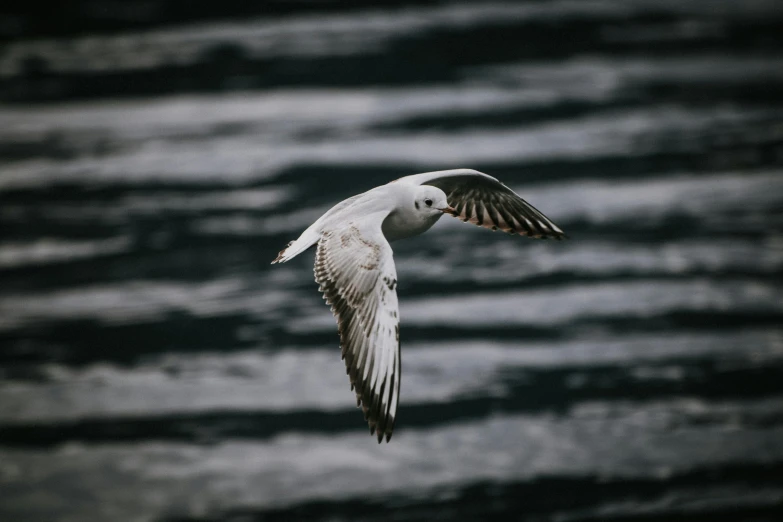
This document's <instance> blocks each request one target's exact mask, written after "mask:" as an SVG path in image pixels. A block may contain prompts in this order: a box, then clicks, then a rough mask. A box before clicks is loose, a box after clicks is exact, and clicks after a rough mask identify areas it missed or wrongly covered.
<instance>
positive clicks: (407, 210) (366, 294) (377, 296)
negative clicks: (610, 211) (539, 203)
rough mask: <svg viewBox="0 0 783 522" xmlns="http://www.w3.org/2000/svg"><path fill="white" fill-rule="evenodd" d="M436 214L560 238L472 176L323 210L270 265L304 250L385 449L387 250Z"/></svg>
mask: <svg viewBox="0 0 783 522" xmlns="http://www.w3.org/2000/svg"><path fill="white" fill-rule="evenodd" d="M443 214H448V215H450V216H454V217H456V218H458V219H461V220H462V221H465V222H469V223H473V224H474V225H478V226H480V227H484V228H489V229H492V230H502V231H504V232H507V233H509V234H512V235H516V234H519V235H520V236H529V237H534V238H541V239H546V238H553V239H563V238H565V237H566V235H565V234H564V233H563V231H562V230H561V229H560V227H558V226H557V225H555V224H554V223H552V221H551V220H550V219H549V218H547V217H546V216H545V215H543V214H542V213H541V212H539V211H538V210H536V209H535V208H533V206H532V205H530V204H529V203H528V202H526V201H525V200H524V199H522V198H521V197H519V196H518V195H517V194H516V193H515V192H514V191H513V190H511V189H510V188H508V187H507V186H506V185H504V184H503V183H501V182H500V181H498V180H497V179H495V178H493V177H492V176H489V175H487V174H483V173H481V172H478V171H476V170H471V169H454V170H441V171H437V172H426V173H423V174H414V175H412V176H406V177H404V178H399V179H397V180H394V181H392V182H390V183H387V184H386V185H381V186H380V187H376V188H374V189H372V190H369V191H367V192H365V193H363V194H359V195H356V196H353V197H351V198H348V199H346V200H345V201H342V202H340V203H338V204H337V205H335V206H334V207H332V208H331V209H330V210H329V211H327V212H326V213H325V214H324V215H323V216H321V217H320V218H319V219H318V220H317V221H316V222H315V223H313V224H312V225H310V227H308V228H307V230H305V231H304V232H303V233H302V235H301V236H299V238H298V239H297V240H296V241H292V242H290V243H289V244H288V246H287V247H286V248H284V249H283V250H282V251H281V252H280V253H279V254H278V256H277V257H276V258H275V260H274V261H272V264H275V263H285V262H286V261H289V260H291V259H293V258H294V257H296V256H298V255H299V254H301V253H302V252H304V251H305V250H307V249H308V248H310V247H311V246H313V245H317V246H316V251H315V268H314V273H315V281H316V282H317V283H318V285H319V288H318V289H319V290H320V291H321V292H322V293H323V298H324V300H326V303H327V304H328V305H330V306H331V308H332V313H333V314H334V316H335V318H336V320H337V329H338V332H339V335H340V347H341V349H342V357H343V359H344V360H345V368H346V373H347V374H348V376H349V378H350V381H351V390H352V391H354V392H355V393H356V405H357V407H361V409H362V411H363V412H364V419H365V421H366V422H367V423H368V424H369V426H370V434H371V435H372V434H377V438H378V443H381V442H382V441H383V439H384V437H385V438H386V442H389V440H390V439H391V436H392V431H393V429H394V421H395V418H396V416H397V403H398V401H399V397H400V325H399V311H398V306H397V291H396V288H397V271H396V269H395V266H394V256H393V252H392V248H391V245H389V242H390V241H396V240H398V239H404V238H407V237H412V236H417V235H419V234H421V233H423V232H425V231H427V230H428V229H429V228H430V227H431V226H432V225H434V224H435V222H436V221H438V219H440V217H441V216H442V215H443Z"/></svg>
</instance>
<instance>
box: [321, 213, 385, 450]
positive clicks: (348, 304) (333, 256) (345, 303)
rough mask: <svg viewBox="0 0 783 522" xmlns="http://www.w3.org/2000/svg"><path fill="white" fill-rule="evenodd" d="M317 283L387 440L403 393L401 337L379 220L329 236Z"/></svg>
mask: <svg viewBox="0 0 783 522" xmlns="http://www.w3.org/2000/svg"><path fill="white" fill-rule="evenodd" d="M375 228H377V230H375ZM315 280H316V281H317V282H318V284H319V285H320V288H319V289H320V290H321V292H323V294H324V299H326V302H327V303H328V304H330V305H331V307H332V312H333V313H334V316H335V318H336V319H337V326H338V330H339V333H340V346H341V348H342V355H343V359H344V360H345V368H346V372H347V373H348V376H349V377H350V380H351V388H352V389H353V390H354V391H355V392H356V401H357V405H358V406H361V408H362V410H363V411H364V418H365V420H366V421H367V422H368V424H369V426H370V433H376V434H377V436H378V442H381V441H382V440H383V438H384V436H385V437H386V441H387V442H388V441H389V439H390V438H391V435H392V431H393V429H394V421H395V417H396V415H397V403H398V400H399V394H400V337H399V319H398V305H397V292H396V285H397V272H396V269H395V267H394V259H393V257H392V250H391V247H390V246H389V243H388V242H387V241H386V239H385V238H384V237H383V234H382V233H381V230H380V222H379V223H378V224H377V227H376V226H373V225H368V223H367V222H365V223H363V224H355V223H350V224H348V225H347V226H346V227H344V228H342V229H339V230H332V231H329V232H325V233H324V234H323V235H322V237H321V239H320V240H319V242H318V248H317V250H316V258H315Z"/></svg>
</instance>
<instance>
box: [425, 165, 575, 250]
mask: <svg viewBox="0 0 783 522" xmlns="http://www.w3.org/2000/svg"><path fill="white" fill-rule="evenodd" d="M452 173H453V174H452ZM411 177H412V178H419V179H421V184H423V185H432V186H434V187H438V188H439V189H441V190H442V191H443V192H445V193H446V197H447V199H448V202H449V205H451V206H452V207H453V208H454V209H455V212H454V213H451V215H453V216H454V217H457V218H459V219H461V220H462V221H466V222H468V223H473V224H474V225H478V226H480V227H484V228H489V229H491V230H503V231H504V232H508V233H509V234H519V235H522V236H530V237H535V238H542V239H546V238H554V239H564V238H565V237H566V235H565V233H564V232H563V231H562V230H561V229H560V227H558V226H557V225H555V224H554V223H553V222H552V221H551V220H550V219H549V218H548V217H546V216H545V215H544V214H542V213H541V212H539V211H538V210H537V209H536V208H535V207H533V205H531V204H530V203H528V202H527V201H525V200H524V199H522V198H521V197H519V196H518V195H517V194H516V193H515V192H514V191H513V190H511V189H510V188H508V187H507V186H505V185H504V184H503V183H501V182H500V181H498V180H496V179H495V178H493V177H491V176H487V175H486V174H482V173H481V172H477V171H471V170H467V169H460V170H456V171H443V173H442V174H441V173H438V172H434V173H428V174H419V175H416V176H411Z"/></svg>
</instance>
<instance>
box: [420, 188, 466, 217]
mask: <svg viewBox="0 0 783 522" xmlns="http://www.w3.org/2000/svg"><path fill="white" fill-rule="evenodd" d="M413 206H414V208H415V209H416V211H417V212H419V213H422V214H424V215H440V214H443V213H445V214H454V212H456V211H455V210H454V209H453V208H452V207H451V206H449V202H448V200H447V199H446V193H445V192H443V191H442V190H441V189H439V188H438V187H432V186H430V185H422V186H420V187H417V188H416V192H415V193H414V199H413Z"/></svg>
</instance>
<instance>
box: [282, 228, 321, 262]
mask: <svg viewBox="0 0 783 522" xmlns="http://www.w3.org/2000/svg"><path fill="white" fill-rule="evenodd" d="M317 241H318V236H315V237H312V236H311V235H309V234H307V235H305V234H302V235H301V236H300V237H299V239H297V240H296V241H291V242H290V243H288V245H287V246H286V247H285V248H284V249H283V250H281V251H280V253H279V254H277V257H276V258H275V259H274V261H272V264H273V265H274V264H275V263H285V262H286V261H288V260H290V259H293V258H295V257H296V256H298V255H299V254H301V253H302V252H304V251H305V250H307V249H308V248H310V247H311V246H313V245H314V244H315V243H316V242H317Z"/></svg>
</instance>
